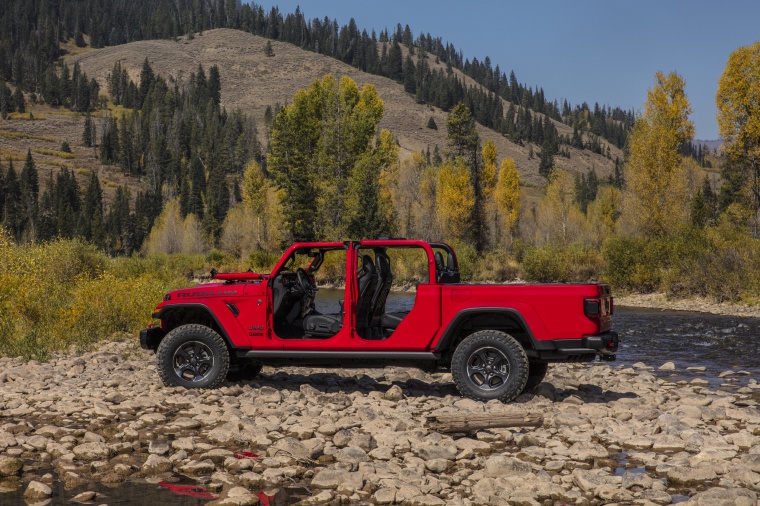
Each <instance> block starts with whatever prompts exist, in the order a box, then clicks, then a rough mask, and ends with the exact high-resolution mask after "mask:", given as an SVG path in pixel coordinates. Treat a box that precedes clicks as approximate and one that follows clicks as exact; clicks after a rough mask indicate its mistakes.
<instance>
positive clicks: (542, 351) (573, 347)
mask: <svg viewBox="0 0 760 506" xmlns="http://www.w3.org/2000/svg"><path fill="white" fill-rule="evenodd" d="M619 347H620V336H619V335H618V333H617V332H612V331H608V332H604V333H602V334H598V335H595V336H586V337H584V338H583V339H557V340H554V341H546V342H540V344H539V345H538V346H537V349H536V350H535V351H534V350H531V352H532V353H530V352H529V355H535V358H538V359H540V360H546V361H554V362H576V361H577V362H588V361H591V360H593V359H594V358H595V357H596V356H597V355H598V356H599V358H601V359H602V360H608V361H613V360H615V353H616V352H617V351H618V348H619Z"/></svg>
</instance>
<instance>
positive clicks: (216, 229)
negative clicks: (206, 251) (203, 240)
mask: <svg viewBox="0 0 760 506" xmlns="http://www.w3.org/2000/svg"><path fill="white" fill-rule="evenodd" d="M229 208H230V188H229V186H228V185H227V179H226V178H225V177H224V171H223V170H222V167H221V165H216V166H214V167H212V169H211V171H210V172H209V176H208V183H207V185H206V213H205V215H204V216H203V227H204V229H205V231H206V234H207V236H208V237H209V239H210V242H212V243H216V242H217V241H218V240H219V238H220V236H221V231H222V223H223V222H224V218H225V216H227V211H228V210H229Z"/></svg>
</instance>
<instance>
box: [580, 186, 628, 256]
mask: <svg viewBox="0 0 760 506" xmlns="http://www.w3.org/2000/svg"><path fill="white" fill-rule="evenodd" d="M621 200H622V196H621V194H620V190H618V189H617V188H615V187H614V186H609V185H605V186H602V187H601V188H599V192H598V193H597V195H596V199H594V200H593V201H592V202H589V204H588V210H587V211H586V217H587V220H586V221H587V223H588V227H589V228H590V229H591V233H592V234H593V237H592V240H593V241H594V243H596V244H597V245H599V244H601V243H602V241H604V238H605V237H607V236H609V235H611V234H613V233H614V232H615V226H616V225H617V220H618V218H619V217H620V211H621V208H622V204H621Z"/></svg>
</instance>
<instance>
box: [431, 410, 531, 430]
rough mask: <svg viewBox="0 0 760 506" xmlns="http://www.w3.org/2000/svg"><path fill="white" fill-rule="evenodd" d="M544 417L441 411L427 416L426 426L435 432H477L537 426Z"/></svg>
mask: <svg viewBox="0 0 760 506" xmlns="http://www.w3.org/2000/svg"><path fill="white" fill-rule="evenodd" d="M543 423H544V417H543V416H541V415H535V414H517V413H442V414H440V415H435V416H429V417H427V425H428V428H430V429H432V430H435V431H437V432H477V431H479V430H483V429H497V428H506V427H539V426H541V425H542V424H543Z"/></svg>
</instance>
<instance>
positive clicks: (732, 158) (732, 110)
mask: <svg viewBox="0 0 760 506" xmlns="http://www.w3.org/2000/svg"><path fill="white" fill-rule="evenodd" d="M759 97H760V41H758V42H755V43H754V44H752V45H751V46H744V47H740V48H739V49H737V50H736V51H734V52H733V53H731V55H730V56H729V58H728V63H727V64H726V68H725V70H724V71H723V74H722V75H721V77H720V81H719V82H718V92H717V94H716V96H715V102H716V104H717V107H718V131H719V132H720V135H721V137H722V138H723V140H724V145H723V147H724V150H725V153H726V155H727V158H728V164H727V165H729V166H730V167H731V169H733V170H734V171H735V176H737V177H736V179H739V181H738V185H737V186H740V187H742V188H743V189H744V192H737V195H736V197H739V198H740V199H741V200H742V201H743V202H742V203H743V204H745V205H746V206H747V207H749V208H750V209H751V210H752V234H753V235H754V236H755V237H760V98H759ZM726 205H727V204H726Z"/></svg>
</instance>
